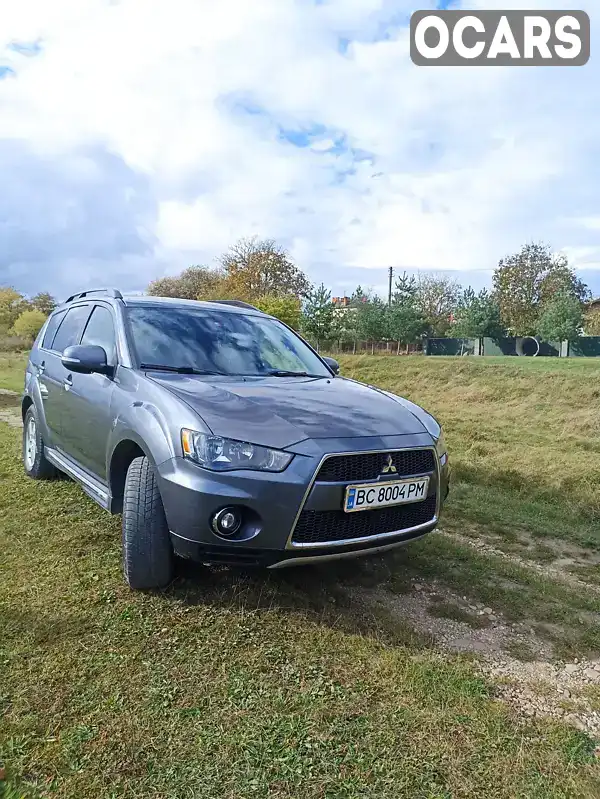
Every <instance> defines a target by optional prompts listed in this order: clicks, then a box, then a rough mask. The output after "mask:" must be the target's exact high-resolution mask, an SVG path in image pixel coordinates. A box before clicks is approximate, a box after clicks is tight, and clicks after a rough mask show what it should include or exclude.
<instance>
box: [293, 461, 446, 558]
mask: <svg viewBox="0 0 600 799" xmlns="http://www.w3.org/2000/svg"><path fill="white" fill-rule="evenodd" d="M421 449H429V450H431V451H432V452H433V457H434V460H435V465H436V476H437V486H436V492H435V516H434V517H433V518H432V519H431V520H430V521H428V522H426V523H425V524H419V525H417V526H416V527H411V528H407V529H406V530H400V531H394V532H392V533H379V534H378V535H370V536H363V537H362V538H349V539H346V540H344V541H319V542H317V543H308V544H294V543H293V542H292V537H293V535H294V531H295V530H296V526H297V525H298V520H299V519H300V515H301V513H302V511H303V510H304V506H305V505H306V502H307V500H308V497H309V496H310V492H311V491H312V489H313V486H314V484H315V483H316V482H317V475H318V474H319V471H320V469H321V466H322V465H323V464H324V463H325V461H326V460H328V459H329V458H343V457H346V456H347V455H377V454H382V453H385V452H411V451H414V450H421ZM401 479H403V478H401ZM440 483H441V469H440V459H439V457H438V454H437V451H436V448H435V445H432V446H428V447H397V448H394V447H386V448H385V449H366V450H362V449H361V450H356V451H352V452H329V453H327V455H323V457H322V458H321V460H320V461H319V464H318V465H317V468H316V469H315V471H314V474H313V476H312V478H311V481H310V483H309V484H308V488H307V489H306V491H305V492H304V496H303V497H302V502H301V503H300V508H299V510H298V513H297V514H296V517H295V519H294V521H293V524H292V529H291V531H290V534H289V535H288V537H287V541H286V542H285V548H286V549H309V548H312V549H318V548H320V547H343V546H346V545H347V544H361V543H362V544H364V543H365V542H366V541H380V540H381V539H385V538H389V537H390V536H393V535H399V534H400V533H407V534H409V533H410V532H411V531H412V532H414V531H416V530H420V529H422V528H423V527H425V526H429V525H432V524H437V522H438V519H439V516H440V503H441V499H440ZM374 484H375V483H374ZM348 485H350V484H348ZM365 512H367V511H365Z"/></svg>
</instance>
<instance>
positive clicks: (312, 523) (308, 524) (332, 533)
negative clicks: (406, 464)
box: [292, 494, 436, 544]
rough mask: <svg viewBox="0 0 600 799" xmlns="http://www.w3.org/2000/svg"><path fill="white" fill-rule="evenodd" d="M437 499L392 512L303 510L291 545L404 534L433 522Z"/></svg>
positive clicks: (385, 510) (431, 497)
mask: <svg viewBox="0 0 600 799" xmlns="http://www.w3.org/2000/svg"><path fill="white" fill-rule="evenodd" d="M435 509H436V495H435V494H433V495H432V496H429V497H427V499H426V500H424V501H423V502H414V503H411V504H409V505H396V506H394V507H392V508H379V509H376V510H364V511H358V512H356V513H345V512H344V511H343V510H325V511H315V510H304V511H302V513H301V514H300V518H299V519H298V524H297V525H296V529H295V530H294V534H293V536H292V544H326V543H329V542H334V541H335V542H339V543H342V542H344V541H352V540H353V539H355V538H369V537H371V536H377V535H381V534H382V533H392V532H396V531H398V532H402V530H408V529H410V528H411V527H417V526H418V525H420V524H427V522H430V521H432V520H433V518H434V516H435Z"/></svg>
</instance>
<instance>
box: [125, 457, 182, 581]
mask: <svg viewBox="0 0 600 799" xmlns="http://www.w3.org/2000/svg"><path fill="white" fill-rule="evenodd" d="M173 560H174V557H173V547H172V544H171V536H170V533H169V527H168V525H167V520H166V517H165V510H164V507H163V503H162V499H161V496H160V492H159V490H158V482H157V480H156V474H155V472H154V469H153V468H152V465H151V463H150V461H149V460H148V458H146V457H145V456H144V457H139V458H134V460H133V461H132V462H131V464H130V466H129V469H128V471H127V477H126V479H125V493H124V496H123V572H124V575H125V580H126V581H127V583H128V585H129V586H130V588H134V589H145V588H164V587H165V586H166V585H168V584H169V583H170V582H171V580H172V579H173V574H174V564H173Z"/></svg>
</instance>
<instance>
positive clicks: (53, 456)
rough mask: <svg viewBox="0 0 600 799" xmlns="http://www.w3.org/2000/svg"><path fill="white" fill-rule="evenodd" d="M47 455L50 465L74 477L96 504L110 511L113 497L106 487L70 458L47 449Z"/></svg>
mask: <svg viewBox="0 0 600 799" xmlns="http://www.w3.org/2000/svg"><path fill="white" fill-rule="evenodd" d="M45 455H46V457H47V458H48V460H49V461H50V463H52V464H54V466H56V468H57V469H60V471H61V472H65V473H66V474H68V475H69V477H72V478H73V480H75V481H76V482H77V483H79V485H80V486H81V487H82V488H83V490H84V491H85V493H86V494H87V495H88V496H89V497H91V498H92V499H93V500H94V502H97V503H98V505H100V507H101V508H104V510H110V506H111V497H110V494H109V492H108V491H107V490H106V486H105V485H102V483H100V482H99V481H98V480H96V479H95V478H93V477H92V476H91V475H89V474H87V472H84V471H83V469H81V468H80V467H79V466H77V465H76V464H75V463H73V461H72V460H71V459H70V458H67V457H66V456H65V455H63V454H62V453H60V452H57V451H56V450H55V449H50V448H49V447H46V448H45Z"/></svg>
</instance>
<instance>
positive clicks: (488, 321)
mask: <svg viewBox="0 0 600 799" xmlns="http://www.w3.org/2000/svg"><path fill="white" fill-rule="evenodd" d="M451 330H452V335H453V336H456V338H483V337H484V336H488V337H489V338H501V337H502V336H503V335H504V334H505V332H506V331H505V330H504V327H503V326H502V322H501V321H500V308H499V306H498V303H497V302H496V301H495V299H494V298H493V297H492V296H491V295H490V294H489V293H488V291H487V289H482V291H480V292H479V294H475V292H474V291H473V289H472V288H471V287H470V286H469V288H467V289H465V291H464V292H463V296H462V298H461V300H460V302H459V304H458V308H457V309H456V312H455V315H454V322H453V324H452V328H451Z"/></svg>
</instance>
